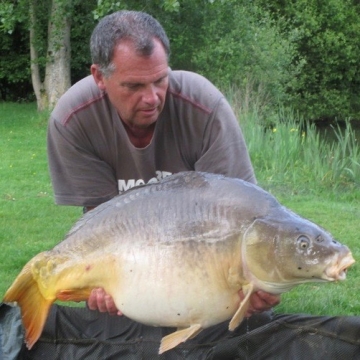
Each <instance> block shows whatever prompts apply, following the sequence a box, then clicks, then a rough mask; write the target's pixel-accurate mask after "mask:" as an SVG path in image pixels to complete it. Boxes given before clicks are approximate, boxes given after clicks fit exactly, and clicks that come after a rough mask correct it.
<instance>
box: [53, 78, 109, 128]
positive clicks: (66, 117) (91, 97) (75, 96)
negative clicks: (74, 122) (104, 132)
mask: <svg viewBox="0 0 360 360" xmlns="http://www.w3.org/2000/svg"><path fill="white" fill-rule="evenodd" d="M105 97H106V95H105V93H104V92H102V91H100V89H99V88H98V87H97V85H96V83H95V81H94V79H93V77H92V76H91V75H89V76H87V77H85V78H83V79H81V80H80V81H78V82H77V83H75V84H74V85H73V86H71V88H70V89H69V90H67V91H66V92H65V93H64V94H63V95H62V96H61V98H60V99H59V101H58V103H57V104H56V106H55V108H54V110H53V113H52V116H53V117H54V118H56V119H57V121H60V122H61V123H62V124H63V125H66V124H67V123H68V122H69V121H70V120H71V119H72V118H73V116H74V115H80V114H81V113H84V114H88V113H89V112H91V111H94V109H96V107H98V106H101V105H100V104H101V103H102V102H103V101H105ZM86 116H87V115H86Z"/></svg>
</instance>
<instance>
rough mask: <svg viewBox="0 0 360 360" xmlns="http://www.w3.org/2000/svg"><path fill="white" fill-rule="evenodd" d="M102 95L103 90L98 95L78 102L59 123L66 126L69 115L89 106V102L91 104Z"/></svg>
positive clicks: (103, 95) (103, 94)
mask: <svg viewBox="0 0 360 360" xmlns="http://www.w3.org/2000/svg"><path fill="white" fill-rule="evenodd" d="M103 97H105V92H103V93H101V94H100V95H99V96H97V97H95V98H92V99H90V100H88V101H87V102H85V103H83V104H80V105H79V106H78V107H76V108H75V109H73V110H72V111H71V112H70V113H69V114H68V115H67V116H66V117H65V118H64V119H63V120H62V121H61V124H62V125H64V126H66V125H67V123H68V122H69V121H70V119H71V117H72V116H73V115H74V114H76V113H77V112H78V111H80V110H82V109H84V108H86V107H88V106H90V105H91V104H93V103H94V102H96V101H99V100H100V99H102V98H103Z"/></svg>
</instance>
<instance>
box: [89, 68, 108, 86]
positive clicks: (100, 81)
mask: <svg viewBox="0 0 360 360" xmlns="http://www.w3.org/2000/svg"><path fill="white" fill-rule="evenodd" d="M90 70H91V74H92V76H93V78H94V80H95V82H96V85H97V86H98V88H99V89H100V90H105V89H106V86H105V84H104V75H103V74H102V72H101V71H100V69H99V66H98V65H95V64H92V65H91V67H90Z"/></svg>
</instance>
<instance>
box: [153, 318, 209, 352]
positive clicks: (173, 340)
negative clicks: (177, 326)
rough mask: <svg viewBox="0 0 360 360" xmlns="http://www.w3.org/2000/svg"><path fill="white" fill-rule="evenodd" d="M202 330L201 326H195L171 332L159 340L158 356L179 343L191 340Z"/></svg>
mask: <svg viewBox="0 0 360 360" xmlns="http://www.w3.org/2000/svg"><path fill="white" fill-rule="evenodd" d="M201 330H202V327H201V325H199V324H195V325H191V326H190V327H188V328H186V329H182V330H178V331H175V332H173V333H172V334H170V335H167V336H164V337H163V338H162V340H161V344H160V349H159V354H162V353H163V352H165V351H168V350H170V349H172V348H174V347H175V346H177V345H179V344H180V343H183V342H185V341H186V340H188V339H191V338H193V337H194V336H196V335H197V334H198V333H199V332H200V331H201Z"/></svg>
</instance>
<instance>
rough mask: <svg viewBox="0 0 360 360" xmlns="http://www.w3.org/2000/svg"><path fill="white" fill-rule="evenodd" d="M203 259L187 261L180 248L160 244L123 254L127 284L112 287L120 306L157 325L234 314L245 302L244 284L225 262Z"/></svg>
mask: <svg viewBox="0 0 360 360" xmlns="http://www.w3.org/2000/svg"><path fill="white" fill-rule="evenodd" d="M149 253H150V254H151V253H152V254H153V256H149ZM201 258H202V259H203V261H202V262H199V261H197V262H196V260H195V259H188V260H185V259H184V258H181V257H179V256H178V255H177V252H170V253H168V252H166V251H159V250H158V249H157V251H154V252H151V251H150V252H149V251H147V252H142V251H141V250H140V249H138V251H136V252H134V251H132V253H131V256H130V254H129V256H126V257H125V258H124V257H123V258H122V261H121V270H120V273H121V275H120V277H119V281H120V283H121V286H118V287H117V288H116V289H114V291H113V292H112V296H113V298H114V301H115V303H116V305H117V307H118V308H119V309H120V310H121V311H122V312H123V313H124V314H125V315H126V316H128V317H129V318H131V319H133V320H135V321H138V322H141V323H144V324H147V325H153V326H171V327H186V326H189V325H191V324H200V325H201V327H203V328H206V327H209V326H211V325H214V324H217V323H220V322H222V321H225V320H227V319H230V318H231V317H232V315H233V314H234V313H235V312H236V310H237V308H238V306H239V303H240V299H239V295H238V290H239V288H238V287H236V286H231V284H230V285H229V283H228V281H227V277H226V276H223V274H224V273H226V271H227V270H226V269H225V271H224V269H222V268H221V266H222V263H223V262H221V261H220V264H219V267H218V266H216V264H217V263H215V265H214V262H210V261H206V258H207V256H206V255H205V254H203V256H202V257H201ZM191 260H192V261H191ZM204 260H205V261H204Z"/></svg>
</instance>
